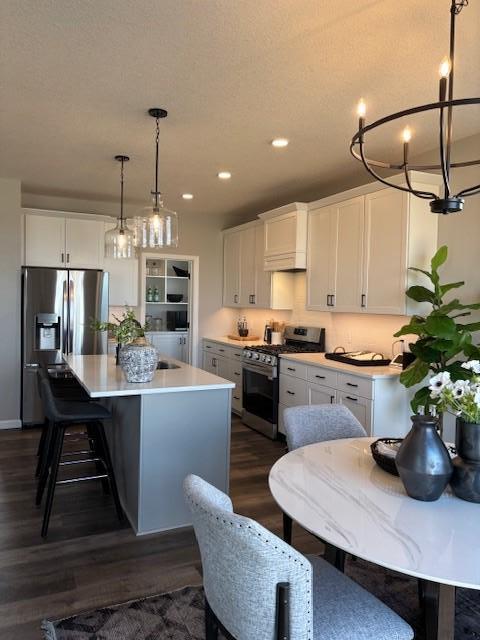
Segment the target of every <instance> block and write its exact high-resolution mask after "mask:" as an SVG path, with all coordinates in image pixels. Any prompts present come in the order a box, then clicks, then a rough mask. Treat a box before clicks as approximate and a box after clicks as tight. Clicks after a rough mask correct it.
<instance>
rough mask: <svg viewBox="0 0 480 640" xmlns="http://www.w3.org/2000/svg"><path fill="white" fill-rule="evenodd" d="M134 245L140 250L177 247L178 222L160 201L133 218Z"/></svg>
mask: <svg viewBox="0 0 480 640" xmlns="http://www.w3.org/2000/svg"><path fill="white" fill-rule="evenodd" d="M134 229H135V231H134V244H135V246H136V247H138V248H141V249H158V248H161V247H174V248H176V247H177V246H178V220H177V214H176V213H175V211H170V210H169V209H166V208H165V207H164V206H163V203H162V202H161V201H160V202H159V204H158V206H156V205H155V203H154V204H152V205H150V206H149V207H144V208H143V209H141V210H140V211H138V213H137V214H136V216H135V218H134Z"/></svg>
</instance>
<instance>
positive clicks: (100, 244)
mask: <svg viewBox="0 0 480 640" xmlns="http://www.w3.org/2000/svg"><path fill="white" fill-rule="evenodd" d="M104 239H105V223H104V222H102V221H99V220H86V219H85V218H82V219H77V218H66V219H65V253H66V261H67V266H68V267H69V268H70V269H103V262H104V257H103V256H104V241H105V240H104Z"/></svg>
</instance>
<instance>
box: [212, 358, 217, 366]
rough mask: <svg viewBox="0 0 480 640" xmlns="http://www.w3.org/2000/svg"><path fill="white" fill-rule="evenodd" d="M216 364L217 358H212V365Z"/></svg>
mask: <svg viewBox="0 0 480 640" xmlns="http://www.w3.org/2000/svg"><path fill="white" fill-rule="evenodd" d="M216 366H217V359H216V358H212V367H216Z"/></svg>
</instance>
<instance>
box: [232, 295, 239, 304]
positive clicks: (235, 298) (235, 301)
mask: <svg viewBox="0 0 480 640" xmlns="http://www.w3.org/2000/svg"><path fill="white" fill-rule="evenodd" d="M233 302H234V304H237V302H238V295H237V294H235V295H234V296H233Z"/></svg>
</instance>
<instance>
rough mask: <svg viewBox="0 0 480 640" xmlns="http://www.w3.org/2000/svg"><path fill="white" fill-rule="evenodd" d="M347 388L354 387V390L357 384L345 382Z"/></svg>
mask: <svg viewBox="0 0 480 640" xmlns="http://www.w3.org/2000/svg"><path fill="white" fill-rule="evenodd" d="M347 387H355V389H356V388H357V387H358V384H353V382H347Z"/></svg>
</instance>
